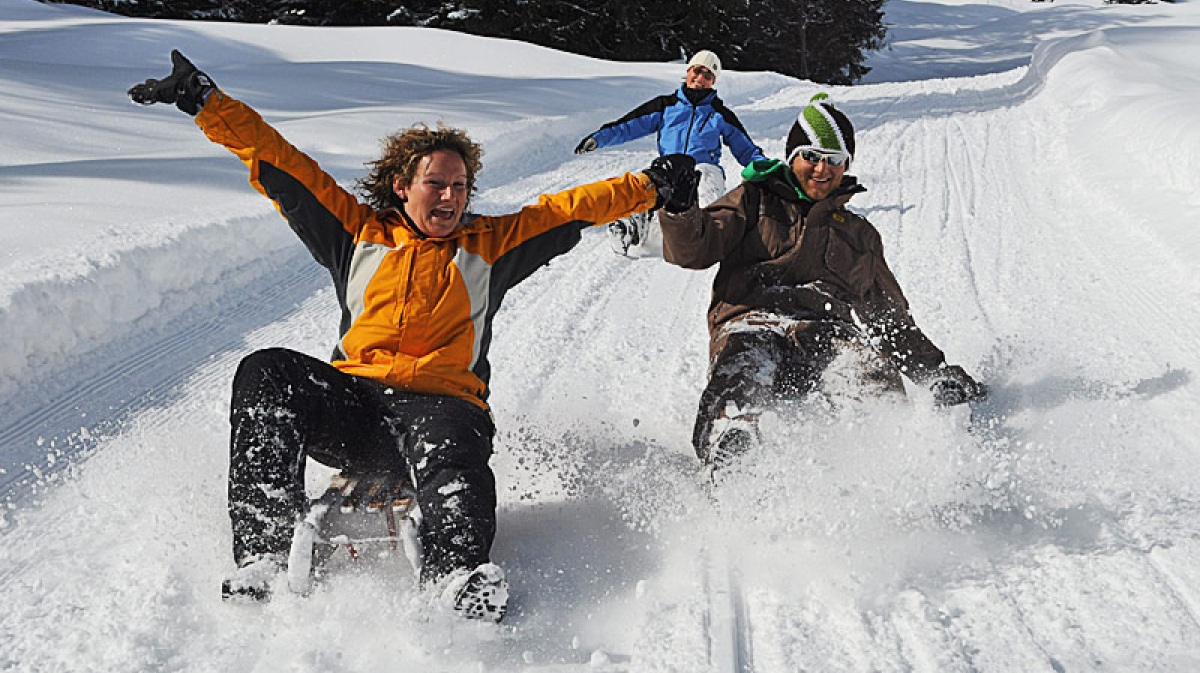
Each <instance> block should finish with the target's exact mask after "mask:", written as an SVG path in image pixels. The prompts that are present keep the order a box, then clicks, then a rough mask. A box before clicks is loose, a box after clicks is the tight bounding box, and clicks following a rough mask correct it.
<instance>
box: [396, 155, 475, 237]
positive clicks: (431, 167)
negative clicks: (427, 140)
mask: <svg viewBox="0 0 1200 673" xmlns="http://www.w3.org/2000/svg"><path fill="white" fill-rule="evenodd" d="M400 180H401V179H400V178H396V181H395V183H394V184H393V189H395V191H396V195H397V196H399V197H400V198H401V199H403V200H404V212H405V213H407V214H408V217H409V219H411V220H412V221H413V224H415V225H416V226H417V229H419V230H420V231H421V233H423V234H425V235H426V236H431V237H434V238H441V237H444V236H449V235H450V234H451V233H453V232H454V229H455V228H456V227H458V222H459V220H460V219H462V214H463V211H464V210H466V207H467V196H468V195H469V189H468V184H469V183H468V180H467V164H466V162H464V161H463V158H462V156H461V155H460V154H458V153H457V152H454V151H451V150H437V151H435V152H431V153H430V154H427V155H425V156H423V157H421V159H420V160H419V161H418V162H417V169H416V171H414V174H413V178H412V182H410V183H409V184H408V185H402V184H401V183H400Z"/></svg>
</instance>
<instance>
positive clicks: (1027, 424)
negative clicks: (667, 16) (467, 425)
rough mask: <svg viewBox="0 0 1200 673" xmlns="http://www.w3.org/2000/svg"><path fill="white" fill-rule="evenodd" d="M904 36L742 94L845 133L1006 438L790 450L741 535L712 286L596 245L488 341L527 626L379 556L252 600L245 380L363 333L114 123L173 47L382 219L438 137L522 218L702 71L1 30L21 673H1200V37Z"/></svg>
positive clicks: (974, 15) (598, 164)
mask: <svg viewBox="0 0 1200 673" xmlns="http://www.w3.org/2000/svg"><path fill="white" fill-rule="evenodd" d="M887 11H888V17H889V22H890V23H891V24H892V35H893V44H892V45H891V47H890V48H889V49H887V50H885V51H882V52H880V53H878V54H876V55H874V56H873V57H872V60H871V64H872V65H873V66H874V67H875V69H874V70H873V71H872V73H871V74H870V76H869V78H868V83H866V84H863V85H859V86H855V87H818V86H816V85H813V84H811V83H808V82H801V81H796V80H793V79H789V78H785V77H781V76H778V75H774V74H770V73H741V72H727V73H725V74H723V75H722V78H721V81H720V82H719V87H718V88H719V91H720V92H721V94H722V97H723V98H724V99H725V100H726V101H727V102H728V103H730V104H731V105H732V106H733V107H734V109H735V110H736V111H737V113H738V115H739V116H740V117H741V119H742V121H743V122H744V123H745V125H746V126H747V128H748V130H749V131H750V133H751V135H752V136H753V137H754V138H755V139H756V140H758V141H759V142H760V144H761V145H762V146H763V147H764V149H765V150H766V152H767V153H768V154H769V155H776V156H778V155H779V154H780V153H781V152H782V149H783V137H784V135H785V133H786V130H787V128H788V127H789V125H790V124H791V120H792V119H793V117H794V115H795V113H796V111H797V109H798V107H799V106H800V105H802V104H803V103H804V102H806V101H807V100H808V99H809V97H811V95H812V94H813V93H815V92H816V91H818V90H826V91H828V92H829V93H830V94H831V95H832V97H833V99H834V100H835V101H837V102H839V103H840V105H841V107H842V108H843V109H844V110H846V111H847V113H848V114H849V116H850V117H851V119H853V120H854V121H855V122H856V125H857V127H858V129H859V131H858V147H859V151H858V155H859V156H858V157H857V159H856V163H855V169H854V170H855V173H856V174H857V175H858V176H859V177H860V179H861V180H862V182H863V183H864V184H865V185H866V186H867V187H868V188H869V191H868V192H867V193H865V194H863V195H861V196H858V197H856V198H855V200H854V201H853V202H852V203H851V206H852V207H853V208H855V209H857V210H858V211H859V212H862V213H864V214H865V215H866V216H867V217H868V218H870V219H871V220H872V221H873V222H874V223H875V224H876V226H878V228H879V229H880V231H881V232H882V234H883V237H884V241H885V245H886V246H887V250H888V258H889V261H890V263H891V266H892V268H893V269H894V270H895V272H896V274H897V275H898V277H899V278H900V281H901V283H902V284H903V285H904V288H905V290H906V293H907V295H908V297H909V299H910V301H911V302H912V305H913V311H914V314H915V315H916V317H917V319H918V321H919V322H920V323H921V325H922V326H923V327H924V328H925V330H926V331H927V333H929V335H930V336H931V337H932V338H933V339H934V340H935V341H936V342H937V343H938V344H939V345H940V346H941V347H942V348H943V349H944V350H946V352H947V354H948V356H949V357H950V359H951V360H952V361H954V362H958V363H961V364H963V365H965V366H966V367H967V368H968V369H969V370H971V371H977V372H981V373H982V375H983V377H984V378H985V379H986V380H987V381H988V382H989V384H990V385H991V387H992V390H993V391H994V394H993V396H992V398H991V399H990V400H989V401H988V402H987V403H986V404H984V405H982V406H981V407H980V408H978V409H976V413H975V417H974V418H973V419H972V418H970V414H969V413H968V411H967V410H966V409H955V410H951V411H950V412H949V413H947V412H942V411H938V410H936V409H934V408H933V407H932V405H931V403H930V400H929V398H928V395H927V394H925V393H923V392H922V391H919V390H914V391H913V394H912V396H911V397H912V399H911V402H910V404H908V405H904V406H902V407H880V406H872V405H869V404H864V405H860V406H855V407H852V408H849V409H846V410H844V411H842V412H839V413H837V414H831V415H830V416H829V417H827V418H823V419H818V420H816V421H812V422H809V423H807V424H796V423H789V422H788V420H787V419H776V420H774V421H773V429H774V433H773V436H774V437H775V438H776V441H774V442H772V444H771V445H770V446H768V447H767V448H766V449H765V450H764V451H763V452H762V453H761V455H759V456H756V457H754V459H752V460H750V461H749V462H748V464H746V465H745V466H744V467H743V469H742V470H741V471H740V472H738V473H736V474H733V475H731V477H730V479H729V480H728V482H727V483H725V484H724V485H723V486H722V488H721V489H720V492H719V497H720V499H719V501H718V504H716V505H713V504H711V502H710V501H709V500H708V499H707V497H706V494H705V493H703V492H702V489H701V488H700V487H699V486H698V480H697V477H696V469H697V466H696V464H695V459H694V458H693V457H692V456H691V455H690V447H689V437H690V429H691V422H692V417H693V413H694V410H695V404H696V399H697V397H698V394H699V390H700V387H701V385H702V383H703V381H704V377H705V368H706V366H707V362H706V345H707V341H706V334H705V328H704V319H703V313H704V309H705V306H706V304H707V297H708V288H709V283H710V281H711V272H708V273H697V272H689V271H684V270H681V269H678V268H673V267H669V266H667V265H665V264H664V263H662V262H654V261H649V260H639V261H631V260H627V259H623V258H619V257H617V256H616V255H613V254H612V253H611V252H610V251H609V249H608V244H607V242H606V241H605V240H604V237H603V234H602V232H600V231H593V232H588V234H587V235H585V236H584V240H583V242H582V244H581V245H580V246H579V247H578V248H577V249H576V250H575V251H573V252H572V253H570V254H569V255H567V256H564V257H562V258H560V259H558V260H556V261H555V262H554V263H553V264H551V265H550V266H549V267H547V268H546V269H544V270H542V271H539V272H538V273H537V274H535V275H534V276H533V277H532V278H530V279H529V280H528V281H526V282H525V283H524V284H523V285H522V286H521V287H519V288H518V290H517V291H516V292H514V293H513V294H512V295H510V296H509V298H508V300H507V301H506V305H505V308H504V310H503V311H502V312H501V315H500V317H499V318H498V320H497V324H496V334H497V336H496V340H495V344H494V346H493V353H492V358H493V365H494V369H495V375H494V377H493V381H492V384H493V388H494V391H495V393H494V396H493V398H492V402H493V404H494V408H495V414H496V419H497V425H498V428H499V434H498V436H497V442H496V449H497V456H496V458H495V459H494V461H493V465H494V467H495V469H496V471H497V474H498V478H499V482H500V487H501V500H502V502H501V517H500V531H499V539H498V542H497V547H496V549H495V553H494V557H495V559H496V560H497V561H498V562H500V563H501V564H503V565H504V566H505V567H506V568H507V569H508V570H509V573H510V579H511V580H512V582H513V585H514V586H513V608H512V612H511V613H510V618H509V619H507V620H506V621H505V623H504V626H502V627H501V628H499V629H497V628H494V627H488V626H483V625H479V624H464V623H461V622H459V621H458V620H456V619H455V618H453V617H451V616H447V615H444V614H440V613H437V612H430V611H428V610H425V609H423V607H424V600H425V599H424V597H422V596H420V595H419V594H417V593H415V592H414V590H413V587H412V582H411V578H410V577H409V576H408V575H407V574H406V572H405V571H404V570H403V569H402V568H399V567H397V565H396V564H394V563H390V562H389V561H387V560H385V561H382V562H378V563H374V564H366V565H365V567H363V568H361V569H360V570H358V571H353V570H351V571H347V572H344V573H342V574H339V575H337V576H335V577H334V578H332V579H331V580H330V581H329V582H328V583H326V584H324V585H322V586H321V587H320V588H319V590H318V591H317V592H316V593H315V594H314V595H313V596H311V597H309V598H307V599H301V598H296V597H292V596H282V597H280V598H278V599H277V600H275V601H274V602H272V603H271V604H269V605H267V606H264V607H258V608H245V607H236V606H229V605H225V604H223V603H222V602H221V600H220V598H219V592H218V588H217V587H218V582H219V580H220V578H221V577H222V576H223V575H224V574H225V573H226V572H227V571H228V570H229V569H230V566H231V561H230V559H229V552H228V548H229V532H228V523H227V518H226V514H225V470H226V452H227V434H228V424H227V421H226V414H227V411H228V409H227V404H228V399H227V397H228V386H229V381H230V378H231V375H232V371H233V367H234V366H236V363H237V361H238V360H239V359H240V357H242V356H243V355H245V354H246V353H247V352H249V351H251V350H252V349H255V348H259V347H265V346H273V345H286V346H289V347H292V348H297V349H300V350H303V351H306V352H309V353H311V354H314V355H317V356H324V355H325V354H327V353H328V351H329V347H330V345H331V343H332V341H333V339H334V338H335V336H336V333H335V330H336V321H337V317H336V308H335V301H334V298H333V296H332V292H331V290H330V289H329V288H328V285H327V279H326V277H325V275H324V271H323V270H322V269H320V268H319V267H317V266H316V265H315V264H314V263H313V262H311V260H310V259H309V258H308V256H307V253H306V252H305V250H304V249H303V247H302V246H301V245H300V244H299V243H298V242H297V241H296V240H294V237H293V235H292V234H291V232H290V230H289V229H288V228H287V226H286V224H285V223H284V222H283V221H282V220H281V219H280V218H279V216H278V215H277V214H276V213H275V212H274V210H273V209H272V208H271V206H270V204H269V203H268V202H267V201H265V200H264V199H262V197H260V196H258V195H257V194H255V193H254V192H253V191H252V190H251V189H250V188H249V187H248V186H247V185H246V182H245V180H246V176H245V175H244V168H243V167H242V165H241V164H240V163H239V162H238V161H236V159H234V158H233V157H232V156H230V155H229V154H228V153H227V152H225V151H224V150H221V149H220V148H217V147H214V146H212V145H211V144H209V143H208V142H207V141H206V140H205V139H204V138H203V136H202V135H201V134H200V132H199V131H198V130H197V129H196V128H195V126H194V125H193V124H192V123H191V121H190V120H189V119H188V118H187V117H186V116H185V115H183V114H181V113H179V112H178V111H177V110H175V109H174V108H171V107H167V106H155V107H153V108H139V107H135V106H131V105H130V104H129V103H128V101H127V99H126V98H125V93H124V92H125V89H126V88H127V87H128V86H129V85H130V84H132V83H134V82H137V81H141V80H143V79H145V78H147V77H157V76H161V75H163V74H165V73H166V72H167V71H168V53H169V51H170V49H171V48H172V47H178V48H180V49H181V50H182V51H184V53H186V54H187V55H188V56H189V57H191V58H192V59H193V60H194V61H195V62H196V63H197V64H198V65H199V66H200V67H202V68H204V69H205V70H206V71H207V72H209V74H211V75H212V76H213V78H214V79H215V80H216V81H217V82H218V83H219V84H220V85H221V86H222V87H223V88H225V89H226V90H228V91H229V92H230V93H232V94H233V95H235V96H238V97H240V98H242V99H244V100H246V101H247V102H249V103H251V104H252V105H254V106H255V107H256V108H257V109H259V110H260V111H261V112H262V113H263V114H264V116H265V117H266V118H267V119H268V120H269V121H271V122H272V123H273V124H275V125H276V126H277V127H278V128H280V129H281V130H282V131H283V133H284V134H285V135H286V136H287V137H288V138H289V139H291V140H292V141H293V142H294V143H295V144H296V145H298V146H299V147H301V148H302V149H304V150H306V151H307V152H309V153H310V154H312V155H313V156H314V157H316V158H317V159H318V160H319V161H320V162H321V163H322V165H323V166H325V167H326V168H327V169H328V170H329V171H330V172H331V173H333V174H334V175H335V176H336V177H338V178H339V179H341V180H344V181H345V183H346V184H350V183H352V181H353V180H354V178H355V177H357V176H359V175H361V173H362V171H363V166H362V164H363V162H364V161H366V160H368V159H370V158H373V156H374V155H375V153H376V152H377V150H378V145H377V142H378V139H379V138H380V137H382V136H383V135H384V134H386V133H387V132H389V131H391V130H394V129H396V128H398V127H402V126H407V125H409V124H411V123H413V122H415V121H427V122H433V121H436V120H439V119H442V120H445V121H446V122H448V123H450V124H452V125H456V126H462V127H465V128H467V129H468V130H469V131H470V132H471V134H472V136H473V137H474V138H476V139H477V140H480V141H481V142H482V143H483V144H484V147H485V149H486V151H487V154H486V156H485V170H484V173H483V174H482V176H481V187H482V189H481V192H480V194H479V196H478V199H477V203H476V205H477V207H478V209H479V210H482V211H485V212H506V211H509V210H512V209H515V208H516V207H518V206H519V205H521V204H523V203H526V202H529V201H531V200H533V199H534V198H535V197H536V195H537V194H538V193H540V192H545V191H552V190H557V189H560V188H563V187H567V186H570V185H572V184H576V183H579V182H583V181H587V180H592V179H598V178H603V177H607V176H610V175H614V174H617V173H620V172H623V171H625V170H632V169H638V168H641V167H643V166H645V165H647V164H648V163H649V161H650V160H651V159H652V158H653V156H654V151H653V145H652V143H651V142H650V141H649V140H646V141H641V142H638V143H633V144H629V145H625V146H622V147H619V148H612V149H607V150H603V151H600V152H597V153H593V154H591V155H587V156H583V157H577V156H575V155H573V154H572V153H571V148H573V147H574V145H575V143H576V142H577V141H578V139H579V137H581V136H582V135H583V134H584V133H586V132H588V131H590V130H593V129H594V128H595V127H597V126H598V125H599V124H601V123H603V122H605V121H608V120H610V119H613V118H616V117H617V116H619V115H620V114H623V113H624V112H625V111H627V110H628V109H630V108H632V107H633V106H634V105H636V104H638V103H640V102H642V101H643V100H645V99H647V98H649V97H650V96H652V95H656V94H659V93H663V92H665V91H667V90H669V89H670V88H671V87H673V86H674V85H675V84H676V83H677V82H678V79H679V76H680V74H681V71H682V66H681V65H680V64H656V63H639V64H628V63H611V62H604V61H597V60H594V59H588V58H583V57H578V56H573V55H568V54H562V53H558V52H554V51H550V50H545V49H541V48H537V47H532V46H529V45H524V44H520V43H513V42H507V41H500V40H486V39H480V38H473V37H469V36H463V35H458V34H453V33H443V32H438V31H431V30H422V29H374V28H373V29H351V28H342V29H312V28H300V27H287V26H249V25H229V24H209V23H190V22H161V21H142V20H133V19H125V18H120V17H114V16H111V15H106V14H102V13H97V12H92V11H87V10H82V9H80V8H76V7H71V6H65V5H42V4H38V3H35V2H32V1H31V0H0V122H2V123H0V249H2V250H3V253H0V334H3V337H4V342H5V348H4V349H2V350H0V470H3V471H2V472H0V488H2V489H3V497H4V503H5V509H4V510H3V513H2V514H0V595H3V596H4V604H5V605H4V609H3V610H0V668H4V669H8V670H14V671H38V672H41V671H174V670H178V671H231V670H245V671H263V672H266V671H314V672H316V671H359V670H385V671H416V670H429V671H525V670H529V671H568V670H595V671H680V672H688V673H692V672H697V671H719V670H742V671H749V670H753V671H758V672H768V671H797V670H918V671H960V670H961V671H976V670H983V671H1039V670H1046V671H1064V670H1066V671H1077V670H1138V671H1148V670H1153V671H1189V670H1197V669H1200V589H1197V588H1196V587H1198V586H1200V523H1198V521H1200V517H1198V515H1200V483H1198V481H1197V478H1196V476H1195V474H1196V472H1197V468H1200V439H1198V436H1200V433H1197V430H1198V429H1200V422H1198V421H1197V414H1196V409H1197V408H1198V407H1200V404H1198V399H1197V397H1198V395H1197V386H1196V382H1195V380H1194V379H1195V372H1196V371H1198V370H1200V339H1198V337H1197V336H1196V335H1197V331H1198V328H1200V278H1198V277H1197V274H1196V273H1195V270H1196V268H1197V267H1196V262H1195V260H1196V259H1197V258H1198V256H1200V233H1197V232H1198V231H1200V229H1197V226H1196V225H1197V224H1198V223H1200V178H1198V177H1197V176H1198V175H1200V149H1198V148H1200V125H1197V124H1196V123H1195V122H1194V114H1195V112H1194V111H1195V110H1196V109H1197V107H1200V66H1198V65H1197V64H1198V63H1200V5H1197V4H1196V3H1191V2H1180V3H1176V4H1170V5H1167V4H1161V5H1142V6H1125V7H1121V6H1105V5H1103V4H1102V3H1101V2H1100V0H1087V1H1086V2H1077V3H1066V2H1056V3H1029V2H1025V1H1024V0H1020V1H1018V0H994V1H992V2H984V1H982V0H980V1H979V2H967V1H966V0H941V1H938V2H932V1H931V2H915V1H911V2H910V1H904V0H890V2H889V3H888V6H887ZM712 48H714V49H715V50H717V51H718V52H719V51H720V45H719V43H714V44H713V45H712ZM726 169H727V172H728V173H729V174H730V175H731V176H734V175H736V169H737V166H736V164H734V163H732V162H731V160H729V161H727V165H726ZM733 184H736V180H734V179H733V178H732V177H731V180H730V185H731V186H732V185H733Z"/></svg>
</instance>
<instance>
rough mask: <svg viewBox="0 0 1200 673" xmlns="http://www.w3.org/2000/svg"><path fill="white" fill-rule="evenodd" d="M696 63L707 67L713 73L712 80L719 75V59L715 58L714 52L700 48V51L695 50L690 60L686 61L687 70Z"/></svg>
mask: <svg viewBox="0 0 1200 673" xmlns="http://www.w3.org/2000/svg"><path fill="white" fill-rule="evenodd" d="M696 65H701V66H704V67H705V68H708V69H709V71H711V72H712V74H713V81H714V82H715V81H716V80H717V78H718V77H720V76H721V59H719V58H717V55H716V54H714V53H712V52H711V51H709V50H707V49H701V50H700V51H698V52H696V53H695V55H693V56H692V60H690V61H688V69H689V70H690V69H691V68H692V66H696Z"/></svg>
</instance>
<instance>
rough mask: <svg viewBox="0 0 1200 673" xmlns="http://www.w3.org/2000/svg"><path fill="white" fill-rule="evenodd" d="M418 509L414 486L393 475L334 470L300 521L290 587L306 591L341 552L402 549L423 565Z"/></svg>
mask: <svg viewBox="0 0 1200 673" xmlns="http://www.w3.org/2000/svg"><path fill="white" fill-rule="evenodd" d="M419 525H420V510H419V509H418V508H417V501H416V497H415V494H414V492H413V489H412V486H410V485H409V483H408V481H407V480H406V479H404V478H403V477H402V476H400V475H397V474H393V473H384V472H379V473H370V474H335V475H333V478H332V479H330V482H329V486H328V488H326V489H325V492H324V493H323V494H322V495H321V496H320V497H318V498H315V499H313V500H311V501H310V502H309V505H308V511H307V512H306V513H305V515H304V517H303V518H301V519H300V520H299V521H297V522H296V529H295V532H294V533H293V534H292V548H291V551H290V553H289V554H288V571H287V575H288V587H289V588H290V589H291V590H292V591H293V592H295V593H299V594H306V593H308V592H309V590H311V588H312V579H313V574H314V573H315V572H319V571H320V569H321V567H322V566H323V565H324V564H325V563H326V561H328V560H329V559H330V558H331V557H332V556H333V555H334V554H335V553H337V552H338V551H339V550H344V551H345V553H346V554H347V555H348V556H349V558H350V559H353V560H358V558H359V557H360V555H361V554H364V553H369V552H379V553H390V552H392V551H393V550H403V552H404V555H405V557H406V558H407V559H408V562H409V564H410V565H411V566H412V568H413V572H420V569H421V543H420V540H419V539H418V537H417V529H418V526H419Z"/></svg>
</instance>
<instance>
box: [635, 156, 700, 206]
mask: <svg viewBox="0 0 1200 673" xmlns="http://www.w3.org/2000/svg"><path fill="white" fill-rule="evenodd" d="M642 172H643V173H645V174H646V177H648V178H650V181H651V182H653V183H654V188H655V189H657V190H658V201H656V202H655V203H654V207H655V208H662V209H663V210H666V211H667V212H668V213H682V212H684V211H685V210H688V209H690V208H691V207H692V206H694V205H696V190H697V188H698V187H699V185H700V171H698V170H696V160H695V159H693V158H692V157H690V156H688V155H686V154H668V155H666V156H662V157H659V158H657V159H655V160H654V161H653V162H652V163H651V164H650V168H647V169H646V170H644V171H642Z"/></svg>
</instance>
